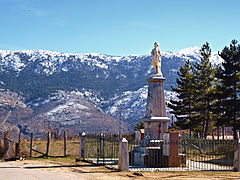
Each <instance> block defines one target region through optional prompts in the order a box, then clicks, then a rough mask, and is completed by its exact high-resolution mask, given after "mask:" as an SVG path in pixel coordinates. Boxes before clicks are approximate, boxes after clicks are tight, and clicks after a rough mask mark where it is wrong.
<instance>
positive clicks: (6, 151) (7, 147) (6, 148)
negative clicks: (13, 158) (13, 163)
mask: <svg viewBox="0 0 240 180" xmlns="http://www.w3.org/2000/svg"><path fill="white" fill-rule="evenodd" d="M9 134H10V133H9V131H6V132H5V133H4V155H3V156H4V159H9V158H10V154H9V153H10V148H11V144H10V143H11V142H9V141H8V139H7V138H8V136H9Z"/></svg>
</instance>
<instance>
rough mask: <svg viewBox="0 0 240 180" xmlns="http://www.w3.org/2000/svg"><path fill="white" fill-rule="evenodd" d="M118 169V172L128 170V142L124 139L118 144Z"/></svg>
mask: <svg viewBox="0 0 240 180" xmlns="http://www.w3.org/2000/svg"><path fill="white" fill-rule="evenodd" d="M118 169H119V170H120V171H128V170H129V154H128V141H127V140H126V139H125V138H123V139H122V141H121V142H120V143H119V154H118Z"/></svg>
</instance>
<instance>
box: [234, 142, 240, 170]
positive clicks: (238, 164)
mask: <svg viewBox="0 0 240 180" xmlns="http://www.w3.org/2000/svg"><path fill="white" fill-rule="evenodd" d="M234 170H235V171H240V139H238V142H237V144H236V149H235V153H234Z"/></svg>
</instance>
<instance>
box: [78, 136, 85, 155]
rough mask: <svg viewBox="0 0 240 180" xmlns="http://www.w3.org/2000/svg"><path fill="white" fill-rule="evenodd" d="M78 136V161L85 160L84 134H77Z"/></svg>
mask: <svg viewBox="0 0 240 180" xmlns="http://www.w3.org/2000/svg"><path fill="white" fill-rule="evenodd" d="M79 136H80V151H79V156H80V159H84V158H85V136H86V134H85V133H84V132H83V133H82V134H81V133H79Z"/></svg>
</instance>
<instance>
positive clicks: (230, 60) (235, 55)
mask: <svg viewBox="0 0 240 180" xmlns="http://www.w3.org/2000/svg"><path fill="white" fill-rule="evenodd" d="M219 55H220V56H221V58H222V59H223V60H224V62H223V63H222V68H221V71H220V79H221V84H222V87H225V89H224V90H223V96H224V99H223V106H224V107H223V109H224V112H223V113H224V114H223V121H224V123H225V124H228V125H231V126H232V127H233V132H234V139H237V133H236V131H237V130H239V129H240V122H239V121H240V120H239V118H240V99H239V93H240V45H237V41H236V40H233V41H232V42H231V44H230V47H225V48H224V49H223V50H222V52H221V53H219Z"/></svg>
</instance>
